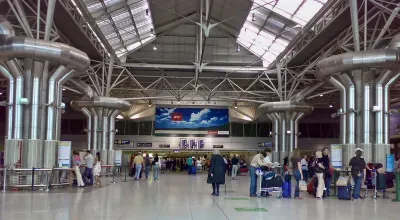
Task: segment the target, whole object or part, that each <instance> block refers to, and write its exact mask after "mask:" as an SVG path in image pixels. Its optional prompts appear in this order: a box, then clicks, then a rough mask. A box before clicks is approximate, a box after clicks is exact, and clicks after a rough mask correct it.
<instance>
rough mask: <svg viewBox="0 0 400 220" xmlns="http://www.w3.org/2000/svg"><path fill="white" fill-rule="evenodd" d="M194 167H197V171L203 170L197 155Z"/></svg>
mask: <svg viewBox="0 0 400 220" xmlns="http://www.w3.org/2000/svg"><path fill="white" fill-rule="evenodd" d="M196 167H197V172H199V173H201V171H202V170H203V167H202V166H201V159H200V157H198V159H197V160H196Z"/></svg>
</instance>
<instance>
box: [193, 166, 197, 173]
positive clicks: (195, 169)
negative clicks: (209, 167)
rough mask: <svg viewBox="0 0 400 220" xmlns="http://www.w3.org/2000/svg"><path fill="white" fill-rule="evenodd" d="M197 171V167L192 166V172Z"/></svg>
mask: <svg viewBox="0 0 400 220" xmlns="http://www.w3.org/2000/svg"><path fill="white" fill-rule="evenodd" d="M196 173H197V167H196V166H192V174H196Z"/></svg>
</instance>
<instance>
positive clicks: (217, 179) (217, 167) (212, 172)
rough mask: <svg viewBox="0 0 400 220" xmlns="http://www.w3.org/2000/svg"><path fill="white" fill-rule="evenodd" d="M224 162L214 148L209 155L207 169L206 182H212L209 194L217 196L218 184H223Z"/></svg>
mask: <svg viewBox="0 0 400 220" xmlns="http://www.w3.org/2000/svg"><path fill="white" fill-rule="evenodd" d="M225 170H226V164H225V161H224V159H223V158H222V156H221V155H220V152H219V150H218V149H214V153H213V156H212V157H211V164H210V169H209V170H208V177H207V183H208V184H212V188H213V192H212V194H211V195H213V196H219V186H220V185H221V184H222V185H223V184H225V172H226V171H225Z"/></svg>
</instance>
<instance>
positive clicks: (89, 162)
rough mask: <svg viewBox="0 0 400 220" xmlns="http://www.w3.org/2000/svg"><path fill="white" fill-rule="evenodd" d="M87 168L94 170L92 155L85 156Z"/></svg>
mask: <svg viewBox="0 0 400 220" xmlns="http://www.w3.org/2000/svg"><path fill="white" fill-rule="evenodd" d="M85 160H86V166H87V168H93V156H92V155H91V154H89V155H87V156H85Z"/></svg>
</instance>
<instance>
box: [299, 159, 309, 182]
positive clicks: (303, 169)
mask: <svg viewBox="0 0 400 220" xmlns="http://www.w3.org/2000/svg"><path fill="white" fill-rule="evenodd" d="M300 163H301V172H302V173H303V178H304V181H306V182H307V181H308V163H307V155H304V157H303V159H301V162H300Z"/></svg>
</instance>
